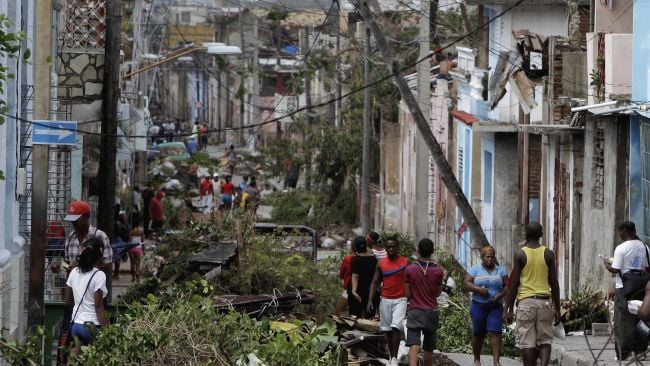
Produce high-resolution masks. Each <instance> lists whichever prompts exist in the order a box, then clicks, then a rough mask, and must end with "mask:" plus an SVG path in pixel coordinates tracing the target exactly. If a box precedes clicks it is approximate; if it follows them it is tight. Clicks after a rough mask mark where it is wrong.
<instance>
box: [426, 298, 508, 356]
mask: <svg viewBox="0 0 650 366" xmlns="http://www.w3.org/2000/svg"><path fill="white" fill-rule="evenodd" d="M450 302H451V303H453V304H452V305H450V306H449V307H447V308H442V309H441V310H440V327H439V328H438V333H437V335H438V342H437V346H438V349H439V350H440V351H441V352H454V353H457V352H459V353H469V354H471V353H472V343H471V340H472V319H471V318H470V316H469V307H467V305H466V304H468V298H467V297H466V296H464V295H455V296H452V297H451V298H450ZM489 342H490V340H489V336H487V337H485V342H484V343H483V349H482V353H483V354H490V343H489ZM502 347H503V351H502V352H501V355H502V356H504V357H511V358H519V357H521V353H520V351H519V350H518V349H517V348H516V347H515V336H514V330H513V329H510V328H509V327H508V326H504V328H503V333H502Z"/></svg>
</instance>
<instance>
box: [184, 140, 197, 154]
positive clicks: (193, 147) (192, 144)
mask: <svg viewBox="0 0 650 366" xmlns="http://www.w3.org/2000/svg"><path fill="white" fill-rule="evenodd" d="M198 150H199V143H198V142H197V141H196V139H195V138H191V139H189V140H187V153H188V154H190V156H193V155H194V154H196V152H197V151H198Z"/></svg>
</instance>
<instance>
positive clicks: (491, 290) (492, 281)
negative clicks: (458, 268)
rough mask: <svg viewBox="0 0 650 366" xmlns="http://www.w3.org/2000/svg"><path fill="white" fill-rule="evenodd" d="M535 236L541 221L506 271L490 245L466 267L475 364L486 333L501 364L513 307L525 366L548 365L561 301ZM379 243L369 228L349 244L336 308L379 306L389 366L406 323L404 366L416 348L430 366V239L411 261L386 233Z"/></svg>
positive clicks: (550, 262)
mask: <svg viewBox="0 0 650 366" xmlns="http://www.w3.org/2000/svg"><path fill="white" fill-rule="evenodd" d="M541 237H542V227H541V225H539V224H538V223H536V222H532V223H530V224H528V225H527V226H526V244H525V245H524V246H523V247H522V248H521V249H519V250H518V251H517V253H516V254H515V257H514V265H513V269H512V273H511V275H510V276H508V272H507V271H506V269H505V268H504V267H502V266H499V265H497V264H496V250H495V249H494V248H493V247H492V246H486V247H484V248H482V249H481V263H480V264H478V265H476V266H474V267H472V268H470V270H469V271H468V273H467V275H466V277H465V280H464V287H465V289H467V290H468V291H470V292H471V293H472V298H471V304H470V311H469V315H470V318H471V320H472V340H471V342H472V350H473V354H474V365H475V366H479V365H481V360H480V355H481V352H482V345H483V341H484V339H485V337H486V336H489V337H490V343H491V351H492V358H493V364H494V365H495V366H496V365H500V354H501V347H502V342H501V334H502V330H503V325H504V321H507V322H509V321H512V319H513V309H514V306H515V304H516V305H517V312H516V318H517V325H516V340H517V344H518V345H519V347H520V348H521V349H522V350H523V361H524V365H525V366H528V365H530V366H532V365H537V360H538V359H539V360H540V361H541V365H543V366H545V365H548V362H549V360H550V354H551V343H552V340H553V330H552V329H553V324H554V322H559V320H560V311H559V309H560V307H559V306H560V305H559V304H560V302H559V285H558V282H557V273H556V269H555V268H556V267H555V258H554V254H553V252H552V251H551V250H549V249H548V248H546V247H545V246H543V245H541V243H540V238H541ZM378 244H379V235H378V234H377V233H374V232H371V233H369V234H368V235H367V236H366V237H365V238H364V237H357V238H355V239H354V241H353V242H352V253H351V254H350V255H349V256H346V257H345V258H343V261H342V263H341V270H340V272H339V277H340V278H341V280H342V283H343V288H344V291H343V294H342V296H341V298H340V299H339V301H338V303H337V309H336V312H337V314H338V315H342V314H344V312H345V308H346V306H347V308H348V312H349V314H350V315H353V316H357V317H360V318H373V317H375V311H376V310H378V312H379V314H378V315H379V322H380V329H381V331H382V332H383V333H384V334H385V335H386V341H387V344H388V351H389V355H390V361H389V365H397V352H398V349H399V344H400V341H401V340H402V333H403V323H404V320H406V331H405V345H406V346H407V347H409V353H408V360H409V365H411V366H416V365H418V358H419V353H420V350H422V351H423V353H424V365H432V364H433V350H434V349H435V348H436V338H437V330H438V327H439V321H440V319H439V312H438V297H439V296H440V295H441V293H442V289H443V282H444V279H445V276H446V274H445V270H444V269H443V268H441V267H440V266H439V265H438V264H437V263H435V262H434V261H433V259H432V256H433V252H434V244H433V242H432V241H431V240H430V239H422V240H420V241H419V242H418V245H417V253H418V257H417V259H416V260H414V261H412V262H410V261H409V259H408V258H406V257H404V256H401V255H400V254H399V241H398V240H397V238H396V237H388V238H387V239H386V240H385V242H384V243H383V244H384V247H383V248H381V247H380V246H379V245H378ZM468 341H469V340H468Z"/></svg>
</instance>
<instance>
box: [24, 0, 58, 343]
mask: <svg viewBox="0 0 650 366" xmlns="http://www.w3.org/2000/svg"><path fill="white" fill-rule="evenodd" d="M35 6H36V21H37V24H38V27H39V29H40V31H38V32H36V37H35V39H34V46H35V48H34V74H35V83H34V117H36V119H42V120H47V119H49V117H50V92H51V87H50V80H51V77H50V75H51V73H50V64H49V63H48V61H47V60H48V59H49V58H50V53H51V52H50V50H51V49H52V43H51V42H52V34H51V32H50V30H51V29H52V27H51V25H52V1H51V0H41V1H38V2H36V3H35ZM48 158H49V146H48V145H36V144H35V145H34V146H33V147H32V202H31V204H32V210H31V211H32V212H31V233H30V247H29V293H28V299H27V329H28V330H30V331H31V330H32V328H33V327H35V326H39V325H43V324H44V312H43V311H44V309H45V306H44V283H45V242H46V241H47V240H46V235H45V231H46V229H47V185H48V169H49V168H48V160H49V159H48ZM41 346H42V341H41ZM39 349H40V348H39Z"/></svg>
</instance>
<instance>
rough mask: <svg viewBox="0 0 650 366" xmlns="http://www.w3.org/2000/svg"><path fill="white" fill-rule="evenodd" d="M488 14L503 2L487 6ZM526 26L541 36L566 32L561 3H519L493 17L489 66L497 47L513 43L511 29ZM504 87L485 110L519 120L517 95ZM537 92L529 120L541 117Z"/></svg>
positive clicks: (496, 11)
mask: <svg viewBox="0 0 650 366" xmlns="http://www.w3.org/2000/svg"><path fill="white" fill-rule="evenodd" d="M488 7H489V13H490V16H491V17H493V16H494V15H496V14H499V13H500V12H501V11H503V10H504V9H503V6H501V5H498V6H488ZM519 29H528V30H529V31H531V32H533V33H537V34H540V35H542V36H552V35H560V36H566V35H567V16H566V7H565V6H548V5H535V6H526V5H520V6H518V7H516V8H514V9H513V10H512V11H510V12H508V13H506V14H504V15H503V16H502V17H501V18H499V19H497V20H496V21H494V22H493V23H491V24H490V49H491V50H492V51H491V52H490V56H489V65H490V67H491V70H494V68H495V67H496V64H497V60H498V53H499V51H506V50H511V49H513V46H514V44H515V42H514V38H513V37H512V31H513V30H519ZM506 89H507V90H508V91H507V93H506V95H505V96H504V97H503V99H501V101H500V102H499V104H498V106H497V107H496V108H495V109H494V110H493V111H492V112H491V113H490V114H489V115H490V118H493V119H496V120H499V121H504V122H518V121H519V106H518V104H519V99H518V98H517V97H516V96H515V95H514V94H513V93H512V92H510V91H509V90H510V86H509V85H508V86H507V87H506ZM542 95H543V90H541V93H537V91H536V93H535V96H536V97H535V99H536V101H537V104H538V106H537V107H536V108H535V109H536V111H534V112H533V116H532V117H534V118H531V121H533V122H537V121H540V122H541V120H542V118H543V117H542V108H541V105H542V103H541V98H542Z"/></svg>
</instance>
